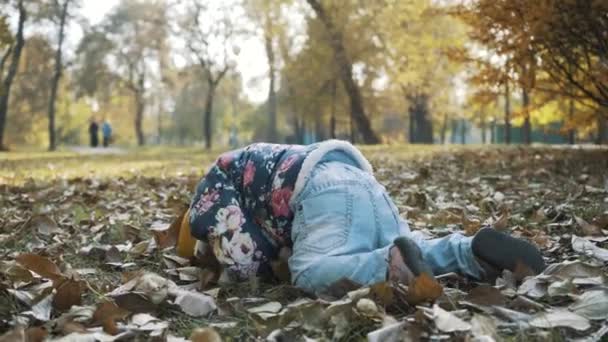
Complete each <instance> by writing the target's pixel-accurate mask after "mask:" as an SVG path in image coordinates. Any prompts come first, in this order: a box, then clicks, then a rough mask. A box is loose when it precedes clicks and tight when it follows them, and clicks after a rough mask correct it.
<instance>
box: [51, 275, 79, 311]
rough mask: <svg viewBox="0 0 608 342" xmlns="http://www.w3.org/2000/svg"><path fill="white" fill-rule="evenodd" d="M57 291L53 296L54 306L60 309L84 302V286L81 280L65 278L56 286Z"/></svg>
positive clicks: (66, 308) (63, 309) (67, 308)
mask: <svg viewBox="0 0 608 342" xmlns="http://www.w3.org/2000/svg"><path fill="white" fill-rule="evenodd" d="M56 289H57V293H56V294H55V297H54V298H53V307H54V308H55V309H56V310H59V311H66V310H69V309H70V308H71V307H72V305H80V304H82V290H83V286H82V284H81V282H80V281H76V280H73V279H65V280H64V281H62V282H61V283H60V284H58V285H57V286H56Z"/></svg>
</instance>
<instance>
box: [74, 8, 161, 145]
mask: <svg viewBox="0 0 608 342" xmlns="http://www.w3.org/2000/svg"><path fill="white" fill-rule="evenodd" d="M166 12H167V8H166V4H165V2H164V1H162V0H157V1H143V0H122V1H121V2H120V3H119V4H118V6H116V7H115V8H114V9H113V10H112V12H111V13H110V14H109V15H107V16H106V18H104V20H103V21H102V22H101V23H100V25H99V26H97V27H93V28H91V29H89V30H88V31H87V32H86V34H85V35H84V37H83V38H82V40H81V42H80V44H79V47H78V52H79V61H80V63H79V65H78V68H77V73H76V74H77V76H76V79H77V81H78V84H80V85H81V88H82V89H81V90H80V91H79V92H78V93H79V95H89V96H91V95H94V94H96V95H102V96H104V97H105V98H109V97H110V96H111V93H112V92H113V91H117V90H120V89H126V90H127V91H128V92H129V93H130V94H131V96H132V99H133V102H134V105H135V113H134V120H133V123H134V128H135V136H136V139H137V144H138V145H140V146H141V145H144V143H145V134H144V128H143V120H144V113H145V110H146V104H147V99H146V96H147V92H148V88H149V84H150V82H153V81H159V80H160V79H161V77H162V76H161V75H160V71H159V70H158V69H159V63H158V62H157V60H158V58H159V54H161V53H162V49H163V48H165V47H166V46H167V44H166V43H165V41H166V39H167V36H168V28H167V18H166ZM116 88H118V89H116ZM100 93H103V94H100Z"/></svg>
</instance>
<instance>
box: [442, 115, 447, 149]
mask: <svg viewBox="0 0 608 342" xmlns="http://www.w3.org/2000/svg"><path fill="white" fill-rule="evenodd" d="M447 134H448V113H445V114H443V125H441V144H442V145H444V144H445V137H446V135H447Z"/></svg>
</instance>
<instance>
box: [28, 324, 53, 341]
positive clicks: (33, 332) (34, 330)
mask: <svg viewBox="0 0 608 342" xmlns="http://www.w3.org/2000/svg"><path fill="white" fill-rule="evenodd" d="M48 335H49V332H48V331H47V330H46V329H45V328H44V327H29V328H27V329H25V336H26V341H27V342H42V341H44V340H45V339H46V337H47V336H48Z"/></svg>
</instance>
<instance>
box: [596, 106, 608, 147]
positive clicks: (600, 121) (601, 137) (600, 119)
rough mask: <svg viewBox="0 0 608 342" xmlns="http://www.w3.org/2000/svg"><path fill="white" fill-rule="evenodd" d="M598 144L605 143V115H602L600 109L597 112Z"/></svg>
mask: <svg viewBox="0 0 608 342" xmlns="http://www.w3.org/2000/svg"><path fill="white" fill-rule="evenodd" d="M596 143H597V144H598V145H603V144H605V143H606V117H605V116H604V115H602V112H601V109H600V110H598V112H597V139H596Z"/></svg>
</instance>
